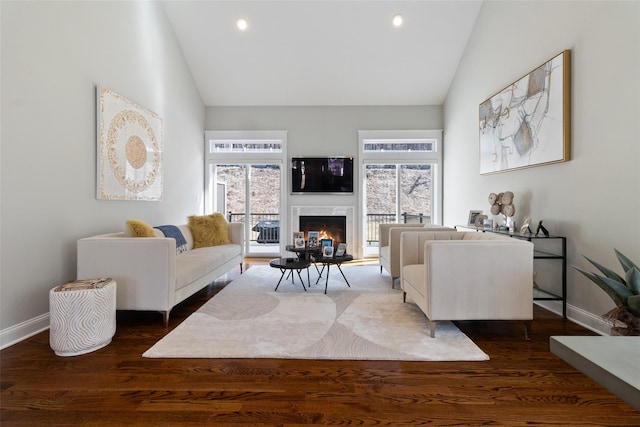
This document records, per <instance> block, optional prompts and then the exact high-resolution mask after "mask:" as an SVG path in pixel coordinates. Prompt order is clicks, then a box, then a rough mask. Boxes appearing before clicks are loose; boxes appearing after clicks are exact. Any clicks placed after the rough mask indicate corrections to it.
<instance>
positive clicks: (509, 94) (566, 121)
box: [479, 50, 571, 175]
mask: <svg viewBox="0 0 640 427" xmlns="http://www.w3.org/2000/svg"><path fill="white" fill-rule="evenodd" d="M570 87H571V51H569V50H565V51H563V52H562V53H560V54H558V55H557V56H555V57H553V58H552V59H550V60H549V61H547V62H545V63H544V64H542V65H541V66H539V67H538V68H536V69H535V70H533V71H531V72H530V73H529V74H527V75H526V76H524V77H522V78H521V79H519V80H517V81H515V82H513V83H512V84H510V85H509V86H507V87H506V88H504V89H503V90H501V91H500V92H498V93H497V94H495V95H493V96H492V97H491V98H489V99H487V100H486V101H484V102H483V103H482V104H480V114H479V116H480V174H481V175H484V174H491V173H497V172H504V171H508V170H513V169H521V168H528V167H532V166H540V165H546V164H551V163H559V162H566V161H568V160H569V158H570V140H571V134H570V132H571V117H570V113H571V104H570V95H571V94H570Z"/></svg>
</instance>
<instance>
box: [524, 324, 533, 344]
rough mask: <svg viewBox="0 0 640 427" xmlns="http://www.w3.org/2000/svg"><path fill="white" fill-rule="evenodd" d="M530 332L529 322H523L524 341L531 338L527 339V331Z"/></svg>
mask: <svg viewBox="0 0 640 427" xmlns="http://www.w3.org/2000/svg"><path fill="white" fill-rule="evenodd" d="M530 330H531V320H525V322H524V339H525V340H527V341H529V340H531V338H530V337H529V331H530Z"/></svg>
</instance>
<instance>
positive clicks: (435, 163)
mask: <svg viewBox="0 0 640 427" xmlns="http://www.w3.org/2000/svg"><path fill="white" fill-rule="evenodd" d="M442 133H443V132H442V130H441V129H432V130H360V131H358V159H359V160H358V166H359V167H358V170H359V173H358V187H359V188H360V190H361V194H360V197H358V205H359V210H360V212H361V220H360V222H361V234H362V236H363V238H362V248H363V253H365V254H367V253H370V252H371V251H370V250H369V249H368V248H367V246H366V239H365V237H364V236H365V233H366V213H367V212H366V204H365V197H366V191H365V187H364V184H365V179H366V176H365V174H366V166H367V165H370V164H397V165H401V164H409V165H410V164H417V165H419V164H430V165H432V179H433V181H434V182H433V187H432V189H431V222H432V223H434V224H441V223H442V218H443V217H442V212H443V209H442V188H443V184H442V151H443V150H442V148H443V141H442ZM376 140H380V141H398V142H399V143H401V141H403V140H404V141H411V142H414V141H416V140H435V143H434V146H433V150H432V151H365V150H364V147H365V144H367V143H371V142H372V141H376Z"/></svg>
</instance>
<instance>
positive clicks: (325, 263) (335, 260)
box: [315, 254, 353, 294]
mask: <svg viewBox="0 0 640 427" xmlns="http://www.w3.org/2000/svg"><path fill="white" fill-rule="evenodd" d="M315 261H316V262H319V263H322V270H320V275H319V276H318V280H316V285H317V284H318V282H319V281H320V278H321V277H322V273H323V272H324V268H325V267H327V277H326V278H325V281H324V293H325V294H326V293H327V285H328V284H329V268H330V267H331V265H332V264H333V265H335V266H336V267H338V270H340V274H342V278H343V279H344V281H345V282H346V284H347V286H348V287H351V285H350V284H349V281H348V280H347V277H346V276H345V275H344V272H343V271H342V268H340V266H341V265H342V263H344V262H349V261H353V255H347V254H344V255H343V256H333V257H327V258H325V257H323V256H318V257H317V258H316V260H315Z"/></svg>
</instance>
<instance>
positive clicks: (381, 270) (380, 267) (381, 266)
mask: <svg viewBox="0 0 640 427" xmlns="http://www.w3.org/2000/svg"><path fill="white" fill-rule="evenodd" d="M380 274H382V266H380Z"/></svg>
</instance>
